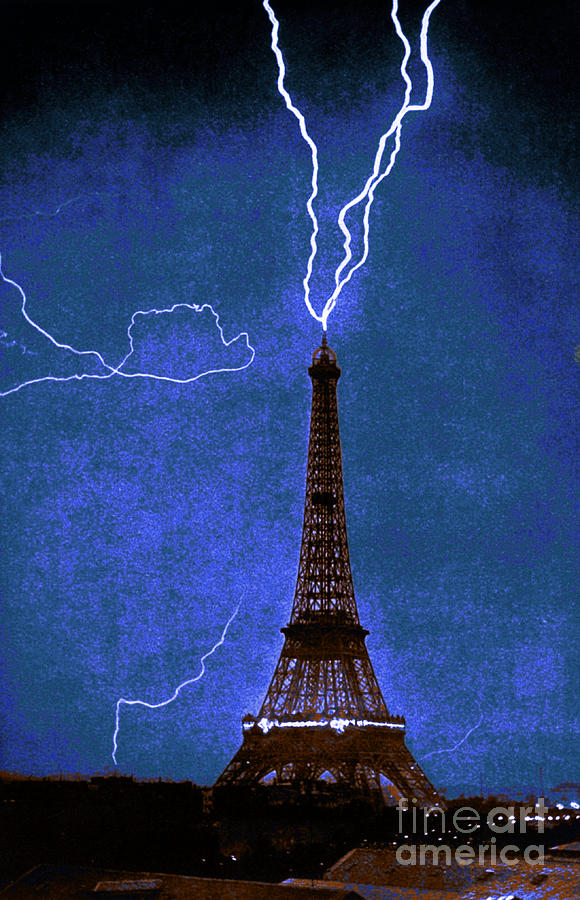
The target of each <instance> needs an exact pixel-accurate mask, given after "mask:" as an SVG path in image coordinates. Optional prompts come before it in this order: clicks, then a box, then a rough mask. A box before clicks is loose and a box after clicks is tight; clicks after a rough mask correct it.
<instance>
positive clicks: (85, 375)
mask: <svg viewBox="0 0 580 900" xmlns="http://www.w3.org/2000/svg"><path fill="white" fill-rule="evenodd" d="M65 205H66V204H62V206H61V207H59V209H60V208H63V206H65ZM0 280H1V281H2V282H3V283H4V284H9V285H11V286H12V287H13V288H15V289H16V290H17V291H18V293H19V294H20V300H21V303H20V311H21V313H22V315H23V316H24V318H25V319H26V321H27V322H28V324H29V325H31V326H32V328H34V329H35V330H36V331H37V332H39V334H41V335H43V337H45V338H46V339H47V340H48V341H50V343H51V344H53V346H54V347H57V348H58V349H59V350H68V351H69V352H71V353H74V354H75V355H76V356H80V357H90V358H92V359H94V360H96V361H97V362H98V363H99V364H100V365H101V366H102V367H103V369H105V372H102V373H89V372H82V373H80V374H79V373H75V374H74V375H66V376H65V375H62V376H60V375H43V376H41V377H39V378H31V379H29V380H28V381H23V382H21V383H20V384H18V385H17V386H16V387H13V388H10V389H9V390H7V391H0V397H8V396H9V395H10V394H15V393H17V392H18V391H21V390H22V388H25V387H29V386H30V385H32V384H42V383H44V382H47V381H52V382H59V383H64V382H66V381H84V380H85V379H97V380H100V381H103V380H106V379H108V378H112V377H113V376H114V375H118V376H119V377H121V378H151V379H153V380H155V381H170V382H172V383H173V384H191V383H192V382H194V381H198V380H199V379H200V378H204V377H205V376H206V375H216V374H218V373H220V372H241V371H243V370H244V369H247V368H248V366H251V364H252V363H253V361H254V357H255V355H256V351H255V349H254V348H253V347H252V345H251V344H250V339H249V335H248V333H247V332H246V331H242V332H240V333H239V334H237V335H236V336H235V337H233V338H231V339H230V340H229V341H228V340H226V338H225V336H224V332H223V328H222V326H221V324H220V317H219V315H218V313H217V312H216V311H215V309H214V308H213V306H212V305H211V304H210V303H203V304H202V305H198V304H197V303H174V304H173V306H171V307H169V308H167V309H147V310H137V311H136V312H134V313H133V315H132V316H131V321H130V323H129V325H128V327H127V340H128V342H129V351H128V352H127V353H126V354H125V356H124V357H123V359H122V360H121V362H120V363H118V364H117V365H116V366H113V365H110V364H109V363H108V362H106V361H105V359H104V358H103V356H102V355H101V354H100V353H99V352H98V351H97V350H78V349H76V348H75V347H73V346H71V345H70V344H65V343H62V342H61V341H58V340H57V339H56V338H55V337H53V335H51V334H50V333H49V332H48V331H46V330H45V329H44V328H42V327H41V326H40V325H39V324H38V323H37V322H35V321H34V320H33V319H32V318H31V317H30V316H29V315H28V312H27V309H26V294H25V292H24V289H23V288H22V286H21V285H20V284H18V282H17V281H14V280H13V279H12V278H8V277H7V276H6V275H5V274H4V270H3V267H2V255H1V254H0ZM180 308H186V309H190V310H192V311H193V312H195V313H202V312H204V310H206V309H208V310H209V311H210V313H211V314H212V316H213V317H214V319H215V324H216V327H217V329H218V331H219V335H220V338H221V342H222V344H223V346H224V347H230V346H231V345H232V344H234V343H236V341H239V340H240V338H245V343H246V348H247V349H248V350H249V351H250V354H251V356H250V359H249V360H248V362H247V363H245V364H244V365H243V366H236V367H223V368H216V369H207V370H206V371H204V372H199V373H198V374H197V375H192V376H190V377H188V378H172V377H170V376H168V375H156V374H154V373H153V372H124V371H122V369H123V366H125V364H126V363H127V361H128V360H129V359H130V358H131V356H132V355H133V352H134V350H135V347H134V343H133V334H132V330H133V327H134V325H135V322H136V320H137V318H138V317H139V316H153V315H155V316H158V315H166V314H171V313H172V312H174V311H175V310H176V309H180Z"/></svg>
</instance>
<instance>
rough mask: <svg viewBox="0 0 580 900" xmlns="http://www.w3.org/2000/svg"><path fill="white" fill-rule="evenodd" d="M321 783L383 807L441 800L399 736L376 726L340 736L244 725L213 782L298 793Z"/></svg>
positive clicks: (322, 729) (327, 730)
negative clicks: (296, 790)
mask: <svg viewBox="0 0 580 900" xmlns="http://www.w3.org/2000/svg"><path fill="white" fill-rule="evenodd" d="M320 782H326V783H327V784H329V785H332V784H334V785H336V786H337V787H341V788H350V789H352V788H354V789H356V790H358V791H360V793H361V794H363V795H365V796H368V797H371V798H372V799H373V800H374V802H377V801H378V802H381V803H382V804H384V805H385V806H396V805H397V803H398V802H399V801H400V800H402V799H403V798H404V799H406V800H407V801H409V802H411V801H412V800H415V801H416V802H417V804H418V805H419V806H427V805H439V806H440V807H441V808H443V807H444V802H443V800H442V798H441V797H440V796H439V795H438V793H437V791H436V790H435V788H434V787H433V785H432V784H431V782H430V781H429V779H428V778H427V776H426V775H425V773H424V772H423V771H422V769H421V768H420V766H419V765H418V763H417V762H416V761H415V760H414V758H413V756H412V754H411V752H410V751H409V749H408V748H407V746H406V744H405V738H404V732H403V731H402V730H398V729H391V728H388V727H380V726H377V725H367V726H349V727H346V728H345V729H344V731H343V732H342V733H340V732H338V731H337V730H336V729H335V728H332V727H330V725H326V726H317V727H306V726H302V727H300V725H299V723H296V726H295V727H277V726H273V727H271V728H270V729H269V730H268V731H267V732H266V733H264V731H263V730H262V729H261V728H260V727H259V726H258V725H257V724H254V725H252V726H251V727H248V726H247V725H245V726H244V740H243V743H242V746H241V747H240V749H239V750H238V752H237V753H236V754H235V756H234V757H233V759H232V760H231V762H230V763H229V765H228V766H227V767H226V768H225V770H224V771H223V772H222V774H221V775H220V777H219V778H218V780H217V782H216V787H223V786H225V785H247V786H250V785H258V784H276V785H288V786H292V787H294V788H299V789H302V790H308V789H312V788H313V787H315V786H316V785H317V784H320Z"/></svg>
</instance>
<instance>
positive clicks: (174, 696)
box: [111, 600, 241, 766]
mask: <svg viewBox="0 0 580 900" xmlns="http://www.w3.org/2000/svg"><path fill="white" fill-rule="evenodd" d="M240 604H241V600H240V603H238V605H237V606H236V608H235V609H234V611H233V613H232V614H231V616H230V617H229V619H228V621H227V622H226V624H225V626H224V629H223V631H222V633H221V637H220V638H219V640H218V641H216V643H215V644H214V645H213V647H212V648H211V650H208V652H207V653H204V655H203V656H202V657H201V661H200V662H201V670H200V672H199V674H198V675H196V676H195V678H188V679H187V680H186V681H182V682H181V684H180V685H179V686H178V687H176V688H175V690H174V692H173V694H172V695H171V697H168V699H167V700H162V701H161V702H160V703H147V702H146V701H145V700H127V699H126V698H125V697H120V698H119V699H118V700H117V703H116V704H115V731H114V733H113V752H112V753H111V756H112V758H113V762H114V763H115V766H116V765H117V750H118V749H119V747H118V737H119V728H120V724H121V721H120V715H121V707H122V706H144V707H145V708H146V709H161V707H163V706H168V705H169V704H170V703H173V701H174V700H176V699H177V697H179V694H180V693H181V691H182V690H183V688H185V687H187V686H188V685H190V684H195V682H196V681H200V679H201V678H203V676H204V674H205V661H206V659H209V657H210V656H211V655H212V654H213V653H215V651H216V650H217V649H218V647H221V646H222V644H223V643H224V641H225V639H226V635H227V633H228V628H229V627H230V625H231V624H232V622H233V621H234V619H235V618H236V616H237V614H238V611H239V609H240Z"/></svg>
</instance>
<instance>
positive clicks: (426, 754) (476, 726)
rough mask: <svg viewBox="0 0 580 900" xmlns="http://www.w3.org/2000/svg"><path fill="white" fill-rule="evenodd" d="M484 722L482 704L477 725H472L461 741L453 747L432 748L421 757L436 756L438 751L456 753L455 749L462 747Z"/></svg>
mask: <svg viewBox="0 0 580 900" xmlns="http://www.w3.org/2000/svg"><path fill="white" fill-rule="evenodd" d="M482 722H483V710H482V708H481V706H480V707H479V720H478V721H477V722H476V723H475V725H472V726H471V728H470V729H469V731H468V732H467V733H466V734H464V735H463V737H462V738H461V739H460V740H459V741H457V743H456V744H454V745H453V747H442V748H441V749H440V750H431V751H430V752H429V753H425V754H424V755H423V756H422V757H421V758H422V759H428V758H429V757H430V756H435V755H436V754H438V753H454V752H455V750H457V749H458V748H459V747H461V745H462V744H464V743H465V741H466V740H467V738H468V737H470V736H471V735H472V734H473V732H474V731H476V730H477V729H478V728H479V727H480V725H481V723H482Z"/></svg>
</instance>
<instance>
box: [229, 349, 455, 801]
mask: <svg viewBox="0 0 580 900" xmlns="http://www.w3.org/2000/svg"><path fill="white" fill-rule="evenodd" d="M308 374H309V375H310V378H311V380H312V412H311V419H310V439H309V445H308V465H307V474H306V498H305V503H304V524H303V528H302V545H301V550H300V561H299V565H298V578H297V582H296V591H295V596H294V604H293V607H292V614H291V616H290V622H289V623H288V625H286V626H285V627H284V628H282V629H281V630H282V633H283V634H284V637H285V640H284V646H283V648H282V652H281V654H280V659H279V661H278V664H277V666H276V669H275V671H274V676H273V678H272V681H271V683H270V687H269V688H268V691H267V693H266V696H265V698H264V701H263V703H262V706H261V708H260V711H259V713H258V715H257V717H253V716H246V717H245V718H244V719H243V722H242V727H243V743H242V746H241V747H240V749H239V750H238V752H237V753H236V754H235V756H234V757H233V759H232V760H231V762H230V763H229V764H228V766H227V767H226V769H225V770H224V772H223V773H222V774H221V775H220V777H219V778H218V780H217V782H216V787H219V786H222V785H225V784H245V785H250V784H259V783H264V784H267V783H276V784H292V785H294V787H297V788H305V787H307V786H310V787H312V786H313V785H314V784H316V783H317V782H319V781H326V782H328V783H333V784H337V785H339V786H342V787H348V788H353V789H355V790H359V791H362V792H363V793H364V794H366V795H371V796H373V797H374V798H375V799H379V800H380V801H382V802H384V803H386V804H387V805H390V804H393V803H396V802H397V801H398V800H399V798H401V797H405V798H407V799H411V798H413V799H415V800H416V801H417V802H418V803H419V804H427V803H437V802H439V803H440V804H441V800H440V798H439V797H438V795H437V792H436V791H435V789H434V787H433V786H432V784H431V783H430V782H429V780H428V779H427V777H426V775H425V774H424V773H423V772H422V770H421V769H420V767H419V765H418V764H417V763H416V762H415V760H414V759H413V756H412V755H411V753H410V751H409V750H408V748H407V746H406V744H405V720H404V718H402V717H401V716H393V715H391V714H390V712H389V710H388V709H387V705H386V703H385V701H384V698H383V695H382V693H381V689H380V687H379V684H378V681H377V678H376V675H375V673H374V670H373V667H372V663H371V660H370V657H369V654H368V651H367V648H366V644H365V640H366V636H367V635H368V633H369V632H368V631H367V630H366V629H364V628H363V627H362V626H361V624H360V621H359V616H358V610H357V607H356V601H355V595H354V587H353V580H352V573H351V567H350V558H349V552H348V539H347V529H346V515H345V507H344V491H343V481H342V453H341V447H340V433H339V424H338V406H337V397H336V388H337V383H338V379H339V378H340V375H341V370H340V368H339V367H338V364H337V359H336V354H335V353H334V351H333V350H332V349H331V348H330V347H328V346H327V343H326V338H323V340H322V345H321V346H320V347H319V348H318V349H317V350H316V351H315V352H314V355H313V358H312V364H311V366H310V368H309V369H308Z"/></svg>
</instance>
